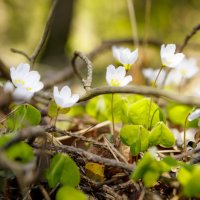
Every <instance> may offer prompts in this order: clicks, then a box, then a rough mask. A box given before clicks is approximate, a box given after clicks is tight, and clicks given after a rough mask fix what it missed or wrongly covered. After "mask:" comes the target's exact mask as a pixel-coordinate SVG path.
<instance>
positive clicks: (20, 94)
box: [12, 88, 34, 101]
mask: <svg viewBox="0 0 200 200" xmlns="http://www.w3.org/2000/svg"><path fill="white" fill-rule="evenodd" d="M12 95H13V98H14V99H15V100H25V101H28V100H30V99H31V98H32V97H33V95H34V93H33V92H29V91H27V90H26V89H25V88H16V89H15V90H14V92H13V94H12Z"/></svg>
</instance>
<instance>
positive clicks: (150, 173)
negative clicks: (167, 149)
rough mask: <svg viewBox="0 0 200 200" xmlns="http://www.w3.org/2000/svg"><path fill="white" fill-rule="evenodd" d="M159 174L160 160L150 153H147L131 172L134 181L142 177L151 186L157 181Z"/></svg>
mask: <svg viewBox="0 0 200 200" xmlns="http://www.w3.org/2000/svg"><path fill="white" fill-rule="evenodd" d="M159 175H160V168H159V162H158V161H157V160H156V159H155V158H154V157H153V156H152V155H151V154H150V153H145V154H144V157H143V158H142V159H141V160H140V161H139V162H138V164H137V166H136V169H135V170H134V171H133V173H132V174H131V178H132V179H133V180H134V181H138V180H139V179H142V180H143V181H144V184H145V186H146V187H151V186H153V185H154V184H155V183H156V181H157V179H158V178H159Z"/></svg>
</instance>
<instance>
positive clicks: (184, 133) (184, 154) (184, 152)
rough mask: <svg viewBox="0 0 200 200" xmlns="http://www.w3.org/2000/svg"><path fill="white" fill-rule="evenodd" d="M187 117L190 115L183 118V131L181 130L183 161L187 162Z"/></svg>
mask: <svg viewBox="0 0 200 200" xmlns="http://www.w3.org/2000/svg"><path fill="white" fill-rule="evenodd" d="M189 115H190V113H189V114H188V115H187V117H186V118H185V123H184V129H183V161H186V160H187V157H186V126H187V121H188V117H189Z"/></svg>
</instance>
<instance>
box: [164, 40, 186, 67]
mask: <svg viewBox="0 0 200 200" xmlns="http://www.w3.org/2000/svg"><path fill="white" fill-rule="evenodd" d="M175 50H176V45H175V44H168V45H166V47H165V45H164V44H163V45H162V46H161V51H160V56H161V60H162V65H163V66H166V67H170V68H174V67H176V65H178V64H179V63H180V62H181V61H182V59H183V58H184V54H183V53H175Z"/></svg>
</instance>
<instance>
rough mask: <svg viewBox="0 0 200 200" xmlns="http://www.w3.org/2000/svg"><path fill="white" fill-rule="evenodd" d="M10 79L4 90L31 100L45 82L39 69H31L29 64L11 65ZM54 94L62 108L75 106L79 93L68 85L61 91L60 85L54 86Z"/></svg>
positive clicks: (17, 97)
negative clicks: (42, 80)
mask: <svg viewBox="0 0 200 200" xmlns="http://www.w3.org/2000/svg"><path fill="white" fill-rule="evenodd" d="M10 76H11V80H12V83H11V82H10V81H8V82H6V83H5V85H4V91H5V92H7V93H12V96H13V98H14V99H16V100H25V101H29V100H30V99H31V98H32V97H33V95H34V93H35V92H38V91H40V90H41V89H42V88H43V87H44V84H43V83H42V82H41V81H40V74H39V73H38V72H37V71H30V65H29V64H19V65H18V66H17V67H16V68H14V67H11V69H10ZM53 96H54V100H55V102H56V104H57V105H58V106H59V107H60V108H68V107H71V106H73V105H74V104H75V103H76V102H77V101H78V100H79V95H78V94H74V95H72V94H71V89H70V88H69V87H68V86H64V87H63V88H62V89H61V91H60V92H59V91H58V87H56V86H55V87H54V91H53Z"/></svg>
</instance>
